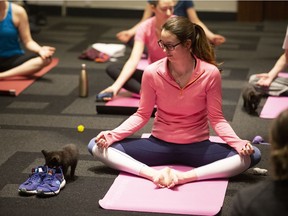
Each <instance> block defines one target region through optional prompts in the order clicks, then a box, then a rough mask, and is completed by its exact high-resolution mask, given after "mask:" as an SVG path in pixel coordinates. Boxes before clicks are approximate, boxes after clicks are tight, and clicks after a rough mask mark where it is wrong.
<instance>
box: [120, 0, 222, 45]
mask: <svg viewBox="0 0 288 216" xmlns="http://www.w3.org/2000/svg"><path fill="white" fill-rule="evenodd" d="M149 2H150V1H148V3H147V4H146V7H145V10H144V12H143V16H142V19H141V20H140V22H138V23H137V24H136V25H134V26H133V27H132V28H130V29H128V30H123V31H121V32H118V33H117V34H116V37H117V38H118V40H120V41H121V42H123V43H126V44H128V45H129V46H131V47H132V45H133V37H134V35H135V33H136V30H137V27H138V26H139V24H140V23H141V22H143V21H144V20H146V19H148V18H150V17H151V16H153V11H152V10H151V6H150V4H149ZM174 2H175V3H176V5H175V8H174V15H177V16H185V17H187V18H189V19H190V21H191V22H193V23H196V24H198V25H200V26H201V27H202V28H203V29H204V31H205V33H206V36H207V38H208V39H209V41H210V43H212V44H213V45H216V46H217V45H221V44H222V43H224V42H225V41H226V38H225V37H224V36H222V35H219V34H215V33H213V32H212V31H211V30H209V28H208V27H207V26H206V25H205V24H204V23H203V22H202V21H201V20H200V19H199V17H198V15H197V12H196V10H195V7H194V3H193V1H191V0H179V1H174Z"/></svg>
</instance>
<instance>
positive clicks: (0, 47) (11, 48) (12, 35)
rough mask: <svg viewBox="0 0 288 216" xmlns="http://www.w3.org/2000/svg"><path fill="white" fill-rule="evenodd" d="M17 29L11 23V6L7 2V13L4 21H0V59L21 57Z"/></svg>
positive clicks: (21, 50) (21, 52)
mask: <svg viewBox="0 0 288 216" xmlns="http://www.w3.org/2000/svg"><path fill="white" fill-rule="evenodd" d="M22 54H24V50H23V49H22V48H21V44H20V38H19V32H18V29H17V28H16V27H15V26H14V23H13V21H12V5H11V2H9V6H8V12H7V15H6V17H5V18H4V20H2V21H0V57H1V58H9V57H12V56H14V55H22Z"/></svg>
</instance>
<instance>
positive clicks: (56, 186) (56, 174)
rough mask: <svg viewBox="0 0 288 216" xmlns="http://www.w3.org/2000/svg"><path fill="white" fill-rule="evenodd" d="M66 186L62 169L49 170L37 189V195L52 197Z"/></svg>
mask: <svg viewBox="0 0 288 216" xmlns="http://www.w3.org/2000/svg"><path fill="white" fill-rule="evenodd" d="M65 185H66V180H65V178H64V175H63V172H62V169H61V168H60V167H57V168H48V171H47V173H46V176H45V178H44V179H43V181H42V183H41V184H40V185H38V187H37V195H39V196H51V195H57V194H59V192H60V190H61V189H62V188H63V187H64V186H65Z"/></svg>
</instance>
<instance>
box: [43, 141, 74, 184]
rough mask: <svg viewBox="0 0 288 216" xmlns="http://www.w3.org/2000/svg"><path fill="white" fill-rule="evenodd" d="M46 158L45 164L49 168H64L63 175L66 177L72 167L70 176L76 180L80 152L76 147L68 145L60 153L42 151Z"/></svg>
mask: <svg viewBox="0 0 288 216" xmlns="http://www.w3.org/2000/svg"><path fill="white" fill-rule="evenodd" d="M41 152H42V153H43V155H44V157H45V163H46V165H47V166H48V167H50V168H53V167H58V166H61V167H62V171H63V174H64V175H65V176H66V173H67V170H68V168H69V166H70V169H71V170H70V176H71V178H74V175H75V169H76V166H77V163H78V158H79V150H78V148H77V146H76V145H74V144H68V145H65V146H64V147H63V148H62V149H60V150H58V151H51V152H48V151H46V150H42V151H41Z"/></svg>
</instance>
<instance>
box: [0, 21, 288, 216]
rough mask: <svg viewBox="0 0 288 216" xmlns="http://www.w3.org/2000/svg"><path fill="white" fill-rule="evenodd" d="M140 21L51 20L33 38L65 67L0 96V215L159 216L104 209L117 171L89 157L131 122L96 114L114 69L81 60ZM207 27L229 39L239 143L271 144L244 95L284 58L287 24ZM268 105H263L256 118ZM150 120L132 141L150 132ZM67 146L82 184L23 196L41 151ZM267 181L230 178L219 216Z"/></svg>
mask: <svg viewBox="0 0 288 216" xmlns="http://www.w3.org/2000/svg"><path fill="white" fill-rule="evenodd" d="M136 22H137V20H136V19H117V20H116V19H108V18H81V17H48V24H47V25H46V26H43V27H42V30H41V32H40V33H38V34H35V35H33V37H34V39H35V40H36V41H38V42H39V43H40V44H42V45H51V46H55V47H56V49H57V51H56V54H55V57H57V58H59V60H60V61H59V64H58V65H57V66H56V67H55V68H53V69H52V70H51V71H50V72H49V73H47V74H46V75H45V76H43V77H42V78H40V79H38V80H37V81H36V82H35V83H34V84H33V85H31V86H30V87H28V88H27V89H26V90H25V91H24V92H22V93H21V94H20V95H19V96H17V97H7V96H0V146H1V151H0V173H1V181H0V209H1V210H0V215H38V214H43V215H53V214H57V215H159V214H156V213H151V214H149V213H140V212H123V211H108V210H103V209H101V208H100V207H99V205H98V200H99V199H101V198H102V197H103V196H104V195H105V193H106V192H107V191H108V189H109V187H110V186H111V184H112V182H113V180H114V179H115V177H116V176H117V174H118V172H117V171H114V170H112V169H110V168H107V167H105V166H104V165H103V164H102V163H100V162H98V161H95V160H94V159H93V158H92V156H90V155H89V153H88V151H87V144H88V142H89V140H90V139H91V138H93V137H94V136H96V135H97V134H98V133H99V132H100V131H101V130H106V129H112V128H114V127H116V126H118V125H119V124H120V123H121V122H123V121H124V120H125V119H126V118H127V116H126V115H121V114H119V115H109V114H105V115H104V114H101V115H99V114H97V113H96V108H95V106H96V103H95V96H96V94H97V93H98V92H99V91H100V90H102V89H103V88H105V87H107V86H108V85H109V84H111V83H112V80H111V79H110V78H109V77H108V75H106V73H105V68H106V67H107V65H108V64H110V63H109V62H107V63H95V62H91V61H84V60H80V59H78V56H79V55H80V54H81V52H82V51H83V50H84V49H85V48H86V47H87V46H88V45H90V44H93V43H96V42H102V43H118V41H117V40H116V38H115V34H116V33H117V32H118V31H120V30H123V29H126V28H128V27H130V26H132V25H133V24H135V23H136ZM206 24H207V25H208V26H209V27H210V28H211V29H212V30H213V31H215V32H217V33H219V34H223V35H224V36H225V37H226V38H227V42H226V43H225V44H223V45H222V46H220V47H217V49H216V54H217V58H218V61H221V62H223V66H222V68H223V73H222V77H223V111H224V115H225V117H226V118H227V120H229V122H230V123H231V125H232V127H233V128H234V130H235V131H236V133H237V134H238V135H239V136H240V137H241V138H243V139H249V140H252V139H253V138H254V137H255V136H256V135H261V136H262V137H263V138H264V139H265V140H267V138H268V133H267V132H268V128H269V125H270V122H271V120H267V119H261V118H259V117H258V116H250V115H248V114H247V113H245V112H244V111H243V109H242V104H243V101H242V98H241V89H242V88H243V86H244V84H245V83H246V82H247V80H248V78H249V76H250V75H251V74H254V73H261V72H267V71H268V70H269V69H270V68H271V67H272V66H273V64H274V63H275V61H276V60H277V58H278V57H279V56H280V54H281V53H282V52H283V50H282V49H281V47H282V43H283V39H284V35H285V30H286V26H287V23H285V22H261V23H239V22H232V21H227V22H226V21H221V22H212V21H209V22H206ZM130 51H131V50H130V49H129V48H127V50H126V55H125V57H121V58H119V59H118V61H119V62H120V61H125V60H126V59H127V57H128V56H129V53H130ZM83 63H86V65H87V72H88V77H89V96H88V97H87V98H80V97H79V96H78V79H79V73H80V70H81V64H83ZM0 85H1V82H0ZM264 102H265V99H264V100H262V102H261V105H260V107H259V108H258V112H260V111H261V109H262V107H263V104H264ZM152 120H153V119H152V118H151V121H150V122H149V123H148V124H147V125H146V126H145V127H144V128H143V129H141V130H140V131H139V132H137V133H136V134H134V135H133V136H134V137H139V136H141V134H142V133H147V132H150V128H151V125H152ZM79 124H83V125H84V126H85V131H84V132H83V133H78V132H77V129H76V127H77V125H79ZM211 133H212V135H213V133H214V132H213V131H211ZM67 143H75V144H77V146H78V147H79V150H80V154H81V156H80V161H79V164H78V166H77V169H76V175H77V179H76V180H75V181H68V183H67V185H66V187H65V189H64V190H62V191H61V192H60V194H59V195H58V196H55V197H51V198H48V199H40V198H37V197H35V196H30V197H22V196H19V194H18V192H17V189H18V187H19V185H20V184H21V183H22V182H24V181H25V180H26V179H27V177H28V174H29V173H30V171H31V168H32V167H35V166H38V165H41V164H43V163H44V159H43V157H42V154H41V153H40V152H41V150H42V149H46V150H55V149H58V148H60V147H61V146H63V145H65V144H67ZM259 148H260V149H261V150H262V161H261V163H260V164H259V167H261V168H266V169H269V165H268V161H269V147H268V146H264V145H261V146H259ZM266 178H268V177H263V176H256V175H253V174H252V173H251V171H250V170H248V171H246V172H245V173H243V174H241V175H239V176H236V177H234V178H231V179H230V181H229V185H228V189H227V192H226V197H225V201H224V206H223V209H222V211H221V212H220V213H219V215H228V212H229V211H230V205H231V199H232V197H233V195H235V193H236V192H237V191H238V190H239V189H241V188H243V187H246V186H247V185H251V184H254V183H255V182H258V181H261V180H264V179H266Z"/></svg>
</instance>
